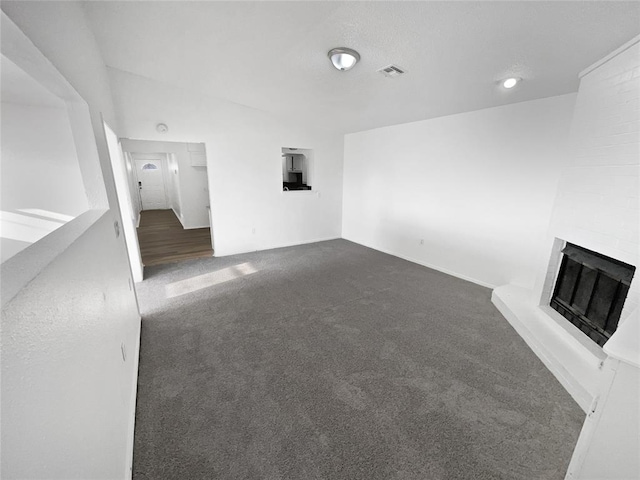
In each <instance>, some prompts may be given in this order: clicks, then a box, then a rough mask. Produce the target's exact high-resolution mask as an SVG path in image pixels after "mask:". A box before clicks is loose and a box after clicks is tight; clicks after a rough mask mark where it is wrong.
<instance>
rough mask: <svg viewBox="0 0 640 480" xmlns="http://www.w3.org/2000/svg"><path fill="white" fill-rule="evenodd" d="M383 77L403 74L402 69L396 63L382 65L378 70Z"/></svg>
mask: <svg viewBox="0 0 640 480" xmlns="http://www.w3.org/2000/svg"><path fill="white" fill-rule="evenodd" d="M378 72H380V73H381V74H383V75H384V76H385V77H399V76H400V75H402V74H404V70H403V69H402V68H400V67H398V66H397V65H387V66H386V67H382V68H381V69H380V70H378Z"/></svg>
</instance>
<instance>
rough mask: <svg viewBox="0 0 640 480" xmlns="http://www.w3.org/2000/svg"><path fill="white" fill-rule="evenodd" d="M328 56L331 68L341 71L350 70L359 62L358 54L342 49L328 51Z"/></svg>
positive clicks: (348, 49)
mask: <svg viewBox="0 0 640 480" xmlns="http://www.w3.org/2000/svg"><path fill="white" fill-rule="evenodd" d="M328 56H329V58H330V59H331V63H333V66H334V67H336V68H337V69H338V70H342V71H346V70H351V69H352V68H353V67H354V66H355V64H356V63H358V60H360V54H359V53H358V52H356V51H355V50H351V49H350V48H344V47H340V48H334V49H332V50H329V53H328Z"/></svg>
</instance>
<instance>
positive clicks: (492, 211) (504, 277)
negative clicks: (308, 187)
mask: <svg viewBox="0 0 640 480" xmlns="http://www.w3.org/2000/svg"><path fill="white" fill-rule="evenodd" d="M574 104H575V95H574V94H570V95H563V96H559V97H552V98H547V99H542V100H535V101H530V102H523V103H518V104H513V105H507V106H503V107H497V108H490V109H486V110H479V111H475V112H468V113H463V114H459V115H452V116H449V117H442V118H436V119H433V120H425V121H421V122H415V123H410V124H404V125H397V126H392V127H386V128H380V129H376V130H370V131H366V132H360V133H354V134H351V135H347V136H346V138H345V159H344V163H345V166H344V207H343V231H342V233H343V237H344V238H346V239H349V240H352V241H354V242H357V243H361V244H363V245H367V246H370V247H373V248H376V249H378V250H382V251H386V252H389V253H391V254H394V255H398V256H401V257H404V258H407V259H410V260H412V261H415V262H418V263H422V264H425V265H428V266H432V267H433V268H436V269H438V270H442V271H445V272H448V273H452V274H454V275H457V276H460V277H462V278H467V279H470V280H472V281H475V282H477V283H480V284H484V285H488V286H495V285H500V284H503V283H516V284H520V285H523V286H528V287H529V288H531V287H532V286H533V283H534V279H535V274H536V268H537V265H538V264H537V263H536V261H537V259H538V258H539V256H540V255H541V253H542V246H543V242H544V238H545V233H546V228H547V225H548V221H549V216H550V214H551V210H552V206H553V199H554V196H555V190H556V186H557V183H558V179H559V176H560V170H561V166H562V164H563V162H564V161H565V157H566V142H567V135H568V130H569V124H570V119H571V114H572V112H573V107H574ZM421 239H424V244H423V245H421V244H420V240H421Z"/></svg>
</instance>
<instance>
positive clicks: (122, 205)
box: [102, 118, 144, 300]
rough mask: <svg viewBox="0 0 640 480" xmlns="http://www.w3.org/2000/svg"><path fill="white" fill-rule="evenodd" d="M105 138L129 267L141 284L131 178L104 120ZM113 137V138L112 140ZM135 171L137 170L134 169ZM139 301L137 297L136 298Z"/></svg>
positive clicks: (113, 136) (140, 261)
mask: <svg viewBox="0 0 640 480" xmlns="http://www.w3.org/2000/svg"><path fill="white" fill-rule="evenodd" d="M102 127H103V129H104V134H105V138H106V139H107V151H108V153H109V159H110V163H111V171H112V173H113V180H114V182H113V183H114V185H115V189H116V197H117V199H118V207H119V209H120V221H121V223H122V231H123V233H124V242H125V245H126V247H127V253H128V256H129V266H130V269H131V276H132V277H133V281H134V283H138V282H141V281H142V280H143V278H144V267H143V265H142V254H141V253H140V243H139V242H138V234H137V232H136V223H137V222H136V221H135V220H134V219H133V218H129V217H130V216H131V215H130V213H131V212H133V203H132V201H131V192H130V190H129V178H128V175H127V166H126V160H125V157H124V152H123V151H122V145H121V144H120V139H119V138H118V136H117V135H116V134H115V132H114V131H113V129H112V128H111V127H110V126H109V124H108V123H107V122H105V121H104V118H103V119H102ZM110 137H111V138H110ZM134 170H135V169H134ZM136 300H137V297H136Z"/></svg>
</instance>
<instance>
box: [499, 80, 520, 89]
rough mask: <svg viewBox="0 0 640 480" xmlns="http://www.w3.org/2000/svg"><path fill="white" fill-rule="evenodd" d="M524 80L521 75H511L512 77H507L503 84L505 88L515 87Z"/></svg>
mask: <svg viewBox="0 0 640 480" xmlns="http://www.w3.org/2000/svg"><path fill="white" fill-rule="evenodd" d="M521 81H522V79H521V78H519V77H511V78H507V79H506V80H504V81H503V82H502V86H503V87H504V88H513V87H515V86H516V85H517V84H518V83H520V82H521Z"/></svg>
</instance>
